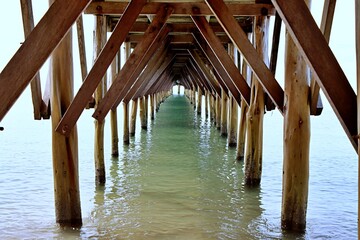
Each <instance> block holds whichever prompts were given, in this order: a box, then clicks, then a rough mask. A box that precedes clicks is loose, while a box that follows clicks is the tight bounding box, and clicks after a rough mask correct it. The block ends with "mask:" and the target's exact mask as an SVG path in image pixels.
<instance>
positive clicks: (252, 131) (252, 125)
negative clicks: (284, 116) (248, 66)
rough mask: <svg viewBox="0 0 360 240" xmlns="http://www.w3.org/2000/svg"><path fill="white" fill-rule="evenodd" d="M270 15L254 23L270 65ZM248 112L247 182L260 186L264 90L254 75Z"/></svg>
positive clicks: (261, 52) (259, 45) (258, 44)
mask: <svg viewBox="0 0 360 240" xmlns="http://www.w3.org/2000/svg"><path fill="white" fill-rule="evenodd" d="M268 30H269V19H268V17H263V16H261V17H256V18H255V23H254V45H255V48H256V50H257V52H258V53H259V56H260V57H261V58H262V59H263V60H264V62H265V64H267V65H268V63H269V59H268ZM250 101H251V102H250V106H249V110H248V112H247V135H246V136H247V141H246V142H247V145H246V151H245V184H246V185H248V186H258V185H259V184H260V181H261V172H262V149H263V119H264V113H265V98H264V90H263V87H262V86H261V84H260V82H259V81H258V79H257V78H256V77H255V75H253V79H252V83H251V99H250Z"/></svg>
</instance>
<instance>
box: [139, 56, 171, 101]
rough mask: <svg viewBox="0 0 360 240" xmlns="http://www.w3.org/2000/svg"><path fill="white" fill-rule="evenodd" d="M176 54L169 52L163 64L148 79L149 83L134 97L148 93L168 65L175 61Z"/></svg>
mask: <svg viewBox="0 0 360 240" xmlns="http://www.w3.org/2000/svg"><path fill="white" fill-rule="evenodd" d="M174 58H175V56H174V55H172V54H170V53H169V54H168V56H166V58H165V59H164V60H163V62H162V63H161V65H160V66H159V67H158V68H155V69H154V70H156V71H155V73H154V74H153V75H152V77H151V79H150V80H149V81H148V83H147V84H144V85H143V86H142V87H141V88H140V89H139V90H138V92H137V93H136V94H135V96H134V97H132V98H133V99H135V98H138V97H140V96H144V95H148V91H149V89H150V88H151V86H152V85H153V84H154V83H155V82H156V80H157V79H158V78H159V77H160V76H161V74H163V72H164V71H165V70H166V68H168V66H169V65H170V64H171V63H172V62H173V61H174Z"/></svg>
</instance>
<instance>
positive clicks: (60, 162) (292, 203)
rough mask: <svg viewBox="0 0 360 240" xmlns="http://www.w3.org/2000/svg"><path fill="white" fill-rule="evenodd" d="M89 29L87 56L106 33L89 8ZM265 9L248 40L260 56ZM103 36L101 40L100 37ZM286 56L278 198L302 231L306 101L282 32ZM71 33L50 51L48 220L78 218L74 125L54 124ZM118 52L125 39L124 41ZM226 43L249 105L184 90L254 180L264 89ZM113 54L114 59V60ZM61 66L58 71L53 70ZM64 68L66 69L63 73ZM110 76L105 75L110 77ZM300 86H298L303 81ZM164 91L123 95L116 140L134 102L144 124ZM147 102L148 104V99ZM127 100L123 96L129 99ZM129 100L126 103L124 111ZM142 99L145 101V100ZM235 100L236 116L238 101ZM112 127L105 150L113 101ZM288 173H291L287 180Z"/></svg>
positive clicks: (131, 121)
mask: <svg viewBox="0 0 360 240" xmlns="http://www.w3.org/2000/svg"><path fill="white" fill-rule="evenodd" d="M96 18H97V21H96V24H97V27H96V31H95V43H96V44H95V45H96V47H95V51H94V52H95V53H96V54H95V57H96V56H97V55H98V54H99V53H100V50H101V48H102V46H103V45H104V43H105V40H106V30H105V28H106V27H105V26H106V24H105V23H104V19H103V17H102V16H97V17H96ZM268 28H269V19H268V17H256V20H255V23H254V31H253V32H254V33H253V38H252V39H253V44H254V45H255V47H256V49H257V51H258V54H259V55H260V56H261V57H262V59H263V60H264V62H265V63H266V64H268V62H269V60H268V54H267V52H268V43H267V41H268V39H267V38H268ZM104 39H105V40H104ZM286 42H287V45H286V46H287V58H286V63H285V72H286V74H285V107H284V109H285V110H284V173H283V200H282V213H281V216H282V227H283V228H284V229H293V230H299V231H304V229H305V226H306V207H307V191H308V175H309V173H308V161H309V159H308V158H309V136H310V126H309V116H310V112H309V103H308V91H309V88H308V85H307V77H306V76H307V74H306V71H305V67H303V66H304V62H303V60H302V58H301V57H300V56H301V54H300V53H299V51H298V50H297V48H296V47H295V45H294V44H293V43H292V40H291V38H290V37H289V36H287V40H286ZM70 43H71V33H69V34H68V35H67V37H65V38H64V40H63V41H62V43H61V44H60V45H59V46H58V48H57V50H56V51H55V52H54V53H53V55H52V81H53V84H52V93H51V95H52V97H51V98H52V101H51V104H52V106H51V109H52V121H53V166H54V179H55V180H54V188H55V208H56V220H57V222H58V223H60V225H62V226H69V225H70V226H81V224H82V220H81V207H80V194H79V183H78V181H79V180H78V156H77V153H78V152H77V151H78V150H77V130H76V128H74V129H73V130H72V131H71V133H70V135H69V136H63V135H61V134H59V133H57V132H55V128H56V126H57V125H58V123H59V121H60V119H61V116H63V114H64V112H63V111H64V109H67V108H68V106H69V105H70V102H71V99H72V98H73V95H72V92H73V90H74V89H73V81H72V78H73V76H72V58H71V56H72V54H71V51H72V50H71V47H70ZM125 47H126V48H127V50H126V54H127V56H126V59H127V58H128V56H129V53H130V47H129V46H127V44H125ZM235 52H237V51H235V50H234V47H233V46H232V44H229V45H228V53H229V54H230V56H231V57H232V58H233V59H234V61H235V63H236V64H237V66H238V68H239V71H241V73H242V75H243V76H244V78H245V79H247V80H248V82H249V85H250V86H251V99H250V104H249V106H248V105H247V103H246V102H245V101H244V100H243V99H242V100H241V103H240V106H239V104H238V99H235V98H234V97H233V96H232V95H231V94H230V93H229V91H228V89H226V88H222V89H221V94H216V93H214V92H209V91H207V90H206V89H204V88H201V87H200V86H197V85H193V88H192V89H186V90H185V94H186V95H187V96H188V98H189V99H190V101H191V102H192V103H194V104H195V101H196V96H195V94H196V93H197V94H198V97H197V103H196V104H197V106H198V107H197V112H198V113H201V111H202V109H201V106H202V102H201V101H202V99H203V98H202V95H204V96H205V110H204V111H205V115H208V116H210V118H211V119H212V120H213V121H214V124H215V126H216V127H217V128H218V129H219V130H220V133H221V135H223V136H227V138H228V145H229V146H230V147H236V148H237V159H238V160H244V164H245V181H244V182H245V184H246V185H248V186H251V187H259V185H260V183H261V172H262V161H263V159H262V144H263V119H264V113H265V99H266V97H265V96H266V95H265V93H264V90H263V88H262V85H261V84H260V83H259V81H258V80H257V78H256V76H255V75H254V74H250V72H251V71H250V69H249V67H248V66H247V64H246V62H245V61H243V63H242V64H241V65H242V66H241V67H240V64H239V63H238V62H239V61H238V59H239V57H238V56H236V54H235ZM114 61H115V60H114ZM113 65H114V67H113V68H112V76H111V78H112V77H113V76H115V75H116V73H117V72H118V71H119V67H117V66H119V64H118V63H114V64H113ZM60 72H61V74H60ZM66 74H67V75H66ZM110 82H111V81H110ZM106 84H107V79H106V76H104V78H103V80H102V82H101V84H99V86H98V88H97V90H96V92H95V95H94V102H95V108H96V107H97V104H98V103H99V102H100V101H101V99H102V98H103V96H104V93H105V91H106V89H107V86H106ZM305 86H306V87H305ZM168 94H169V92H167V91H165V92H158V93H155V94H151V95H147V96H139V97H138V98H136V99H129V101H123V109H124V132H123V142H124V143H125V144H128V143H129V142H130V141H131V138H130V137H131V135H133V134H134V133H135V125H136V113H137V111H138V110H137V108H139V113H140V121H141V127H142V129H146V128H147V122H148V116H149V115H150V118H151V119H153V118H154V111H156V109H158V107H159V104H160V103H161V102H162V101H163V99H164V98H166V97H167V96H168ZM149 102H150V104H149ZM130 103H131V104H130ZM130 105H131V111H130ZM149 105H150V109H149V108H148V106H149ZM239 107H240V120H239V119H238V112H237V111H238V108H239ZM110 116H111V120H110V121H111V129H112V143H113V144H112V155H113V156H117V155H118V154H119V149H118V146H117V145H118V142H119V137H118V135H117V114H116V109H113V110H112V112H111V113H110ZM104 124H105V122H104V121H97V120H95V141H94V159H95V179H96V183H97V184H99V185H104V184H105V182H106V179H105V176H106V175H105V161H104ZM294 179H295V180H294Z"/></svg>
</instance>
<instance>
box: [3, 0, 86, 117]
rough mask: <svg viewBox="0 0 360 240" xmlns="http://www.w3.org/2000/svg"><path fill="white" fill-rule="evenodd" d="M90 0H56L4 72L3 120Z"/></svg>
mask: <svg viewBox="0 0 360 240" xmlns="http://www.w3.org/2000/svg"><path fill="white" fill-rule="evenodd" d="M89 3H90V0H78V1H71V0H64V1H55V2H54V3H53V4H52V5H51V6H50V8H49V10H48V11H47V12H46V13H45V15H44V16H43V18H42V19H41V20H40V21H39V23H38V24H37V25H36V27H35V28H34V29H33V31H31V33H30V34H29V36H28V37H27V38H26V39H25V41H24V43H23V44H22V45H21V47H20V48H19V49H18V51H17V52H16V53H15V54H14V56H13V57H12V58H11V59H10V61H9V62H8V64H7V65H6V66H5V68H4V69H3V70H2V72H1V73H0V85H1V86H2V87H1V88H0V102H1V105H0V121H1V120H2V119H3V118H4V116H5V114H6V113H7V112H8V111H9V109H10V108H11V107H12V105H13V104H14V102H15V101H16V100H17V99H18V97H19V96H20V94H21V93H22V92H23V91H24V89H25V88H26V86H27V85H28V84H29V82H30V81H31V79H32V78H33V77H34V76H35V74H36V73H37V72H38V71H39V69H40V67H41V66H42V65H43V64H44V63H45V61H46V59H47V58H48V57H49V56H50V54H51V52H52V51H53V50H54V49H55V47H56V46H57V45H58V44H59V42H60V41H61V39H62V38H63V37H64V36H65V34H66V33H67V32H68V31H69V29H70V28H71V26H72V24H73V23H74V22H75V21H76V19H77V18H78V17H79V15H80V14H81V12H82V11H83V10H84V9H85V8H86V7H87V5H88V4H89Z"/></svg>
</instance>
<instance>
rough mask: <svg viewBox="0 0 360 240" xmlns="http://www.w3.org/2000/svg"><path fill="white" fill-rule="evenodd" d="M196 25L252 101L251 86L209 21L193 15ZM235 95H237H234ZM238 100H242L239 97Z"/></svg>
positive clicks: (246, 99)
mask: <svg viewBox="0 0 360 240" xmlns="http://www.w3.org/2000/svg"><path fill="white" fill-rule="evenodd" d="M191 18H192V19H193V21H194V23H195V25H196V26H197V28H198V29H199V31H200V33H201V35H202V36H203V37H204V39H205V40H206V42H207V43H208V45H209V46H210V48H211V49H212V51H213V52H214V54H215V55H216V57H217V59H218V60H219V61H220V62H221V65H222V67H223V68H224V69H225V70H226V74H228V75H229V77H230V79H231V81H232V82H233V83H234V85H235V86H236V88H237V90H238V91H239V92H240V93H241V96H242V97H243V98H244V99H245V101H246V102H247V103H250V87H249V85H248V84H247V83H246V80H245V79H244V78H243V76H242V75H241V74H240V72H239V70H238V69H237V67H236V66H235V64H234V62H233V61H232V60H231V58H230V56H229V54H228V53H227V52H226V50H225V48H224V46H223V45H222V44H221V42H220V41H219V39H218V38H217V37H216V35H215V33H214V32H213V31H212V29H211V28H210V26H209V24H208V22H207V21H206V19H205V17H203V16H191ZM234 96H235V95H234ZM237 101H240V99H238V100H237Z"/></svg>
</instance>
